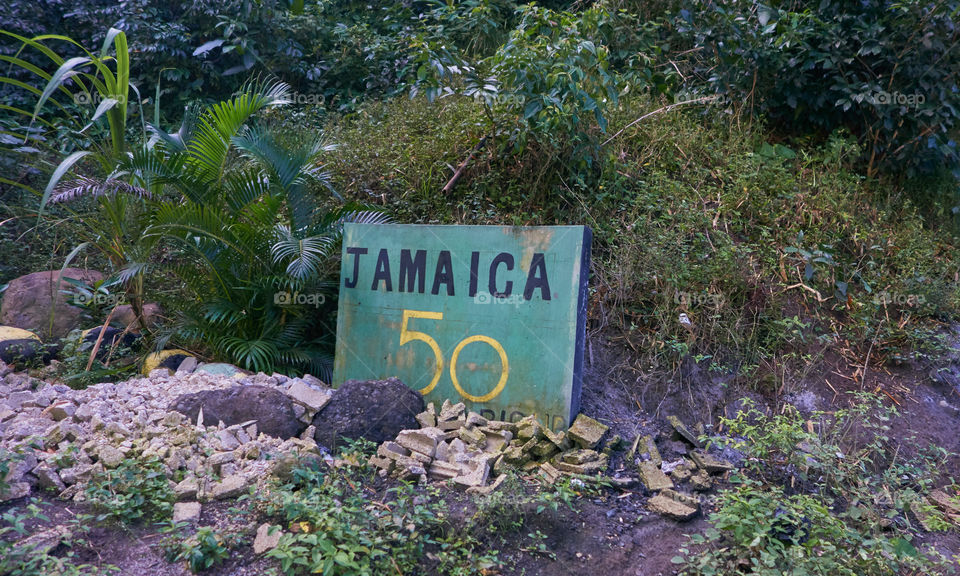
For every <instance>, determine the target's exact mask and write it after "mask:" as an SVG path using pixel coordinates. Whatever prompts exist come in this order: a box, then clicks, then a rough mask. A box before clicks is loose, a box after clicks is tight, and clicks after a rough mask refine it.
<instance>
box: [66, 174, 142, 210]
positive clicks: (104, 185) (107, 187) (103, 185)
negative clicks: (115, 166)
mask: <svg viewBox="0 0 960 576" xmlns="http://www.w3.org/2000/svg"><path fill="white" fill-rule="evenodd" d="M117 192H123V193H125V194H131V195H133V196H137V197H138V198H150V197H151V194H150V191H149V190H147V189H145V188H141V187H139V186H134V185H133V184H129V183H127V182H124V181H123V180H117V179H115V178H107V179H103V180H101V179H97V178H90V177H87V176H77V177H76V178H74V179H73V180H71V181H69V182H66V183H64V184H63V185H62V186H58V187H57V188H55V189H54V191H53V194H51V195H50V201H49V203H50V204H57V203H60V202H69V201H71V200H75V199H77V198H80V197H81V196H90V197H94V198H95V197H97V196H103V195H105V194H116V193H117Z"/></svg>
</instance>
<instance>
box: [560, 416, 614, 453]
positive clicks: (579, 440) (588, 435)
mask: <svg viewBox="0 0 960 576" xmlns="http://www.w3.org/2000/svg"><path fill="white" fill-rule="evenodd" d="M609 429H610V427H609V426H607V425H605V424H601V423H600V422H597V421H596V420H594V419H593V418H591V417H589V416H587V415H586V414H580V415H578V416H577V419H576V420H574V421H573V425H572V426H570V428H569V429H568V430H567V436H569V437H570V439H571V440H573V441H574V442H575V443H576V444H577V445H578V446H580V447H581V448H590V449H593V448H596V447H597V446H598V445H599V444H600V441H601V440H603V436H604V435H605V434H606V433H607V430H609Z"/></svg>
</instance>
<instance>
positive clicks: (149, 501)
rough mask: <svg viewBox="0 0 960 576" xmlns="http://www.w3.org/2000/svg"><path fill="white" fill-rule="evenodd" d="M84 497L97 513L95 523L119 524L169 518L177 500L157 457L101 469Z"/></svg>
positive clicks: (124, 462) (127, 461)
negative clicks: (107, 521)
mask: <svg viewBox="0 0 960 576" xmlns="http://www.w3.org/2000/svg"><path fill="white" fill-rule="evenodd" d="M86 495H87V500H88V501H89V502H90V503H91V504H92V505H93V507H94V508H95V509H97V510H98V511H99V514H98V515H97V516H96V519H97V521H99V522H102V521H104V520H112V521H116V522H120V523H122V524H133V523H135V522H139V521H142V520H147V521H153V520H162V519H164V518H168V517H169V516H170V515H171V514H172V513H173V502H174V500H175V499H176V498H175V496H174V493H173V490H172V489H171V488H170V484H169V482H168V481H167V477H166V474H165V473H164V469H163V463H162V462H161V461H160V460H159V459H158V458H156V457H151V458H127V459H125V460H123V461H122V462H121V463H120V465H119V466H117V467H116V468H114V469H108V470H104V471H103V472H102V473H100V474H99V475H97V476H95V477H94V478H93V479H92V480H91V481H90V483H89V484H88V485H87V489H86Z"/></svg>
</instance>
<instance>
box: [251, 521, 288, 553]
mask: <svg viewBox="0 0 960 576" xmlns="http://www.w3.org/2000/svg"><path fill="white" fill-rule="evenodd" d="M280 536H283V530H281V529H280V527H279V526H273V525H270V524H261V525H260V526H259V527H258V528H257V535H256V537H255V538H254V539H253V553H254V554H257V555H260V554H265V553H267V552H269V551H270V550H273V549H274V548H276V547H277V546H278V545H279V544H280Z"/></svg>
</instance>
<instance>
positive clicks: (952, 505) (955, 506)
mask: <svg viewBox="0 0 960 576" xmlns="http://www.w3.org/2000/svg"><path fill="white" fill-rule="evenodd" d="M927 500H929V501H930V503H931V504H933V505H934V506H936V507H938V508H940V509H941V510H943V511H944V512H945V513H947V514H953V515H960V498H954V499H951V498H950V496H948V495H947V493H946V492H944V491H943V490H933V491H932V492H930V494H929V495H928V496H927Z"/></svg>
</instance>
